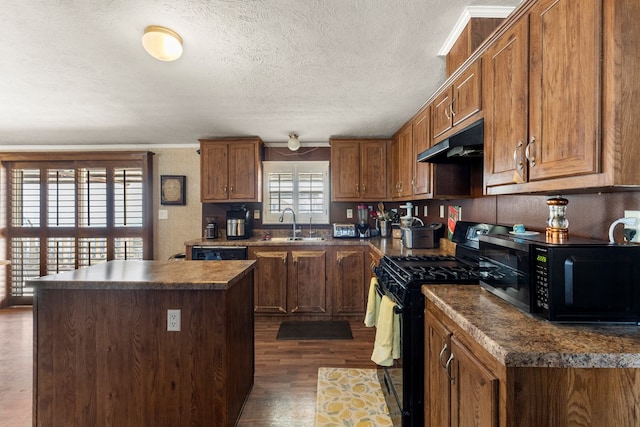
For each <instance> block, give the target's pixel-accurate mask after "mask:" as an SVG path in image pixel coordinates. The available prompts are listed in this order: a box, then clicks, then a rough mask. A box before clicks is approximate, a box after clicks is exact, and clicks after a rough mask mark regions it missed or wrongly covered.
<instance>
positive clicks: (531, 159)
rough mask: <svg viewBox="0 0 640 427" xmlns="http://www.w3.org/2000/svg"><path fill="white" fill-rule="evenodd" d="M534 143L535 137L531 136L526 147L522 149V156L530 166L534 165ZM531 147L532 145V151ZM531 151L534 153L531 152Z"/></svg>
mask: <svg viewBox="0 0 640 427" xmlns="http://www.w3.org/2000/svg"><path fill="white" fill-rule="evenodd" d="M535 143H536V137H535V136H532V137H531V140H530V141H529V143H528V144H527V147H526V148H525V149H524V156H525V157H526V158H527V160H528V161H529V166H531V167H534V166H535V165H536V155H535ZM531 147H533V151H531V150H532V148H531ZM532 152H533V153H534V154H531V153H532Z"/></svg>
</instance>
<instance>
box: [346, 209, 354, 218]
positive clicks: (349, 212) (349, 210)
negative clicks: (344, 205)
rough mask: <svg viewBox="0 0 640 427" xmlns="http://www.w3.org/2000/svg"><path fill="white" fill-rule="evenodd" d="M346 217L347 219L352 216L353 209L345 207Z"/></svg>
mask: <svg viewBox="0 0 640 427" xmlns="http://www.w3.org/2000/svg"><path fill="white" fill-rule="evenodd" d="M347 218H348V219H351V218H353V209H347Z"/></svg>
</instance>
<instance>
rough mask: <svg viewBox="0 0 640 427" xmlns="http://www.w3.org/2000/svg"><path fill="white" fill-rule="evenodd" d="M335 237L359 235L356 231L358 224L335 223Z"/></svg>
mask: <svg viewBox="0 0 640 427" xmlns="http://www.w3.org/2000/svg"><path fill="white" fill-rule="evenodd" d="M333 237H337V238H354V237H358V235H357V233H356V225H355V224H338V223H333Z"/></svg>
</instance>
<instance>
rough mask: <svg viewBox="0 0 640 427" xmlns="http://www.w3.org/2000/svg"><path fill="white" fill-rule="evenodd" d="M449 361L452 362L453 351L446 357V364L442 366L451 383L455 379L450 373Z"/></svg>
mask: <svg viewBox="0 0 640 427" xmlns="http://www.w3.org/2000/svg"><path fill="white" fill-rule="evenodd" d="M451 362H453V353H451V354H450V355H449V358H448V359H447V365H446V366H445V368H444V369H445V372H446V373H447V377H449V382H450V383H451V384H453V383H455V382H456V379H455V378H453V376H452V375H451Z"/></svg>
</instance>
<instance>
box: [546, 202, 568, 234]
mask: <svg viewBox="0 0 640 427" xmlns="http://www.w3.org/2000/svg"><path fill="white" fill-rule="evenodd" d="M568 204H569V201H568V200H567V199H565V198H564V197H560V196H557V197H552V198H550V199H547V206H548V207H549V217H548V219H547V237H548V238H552V239H553V240H558V239H563V238H566V237H568V235H569V220H568V219H567V205H568Z"/></svg>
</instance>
